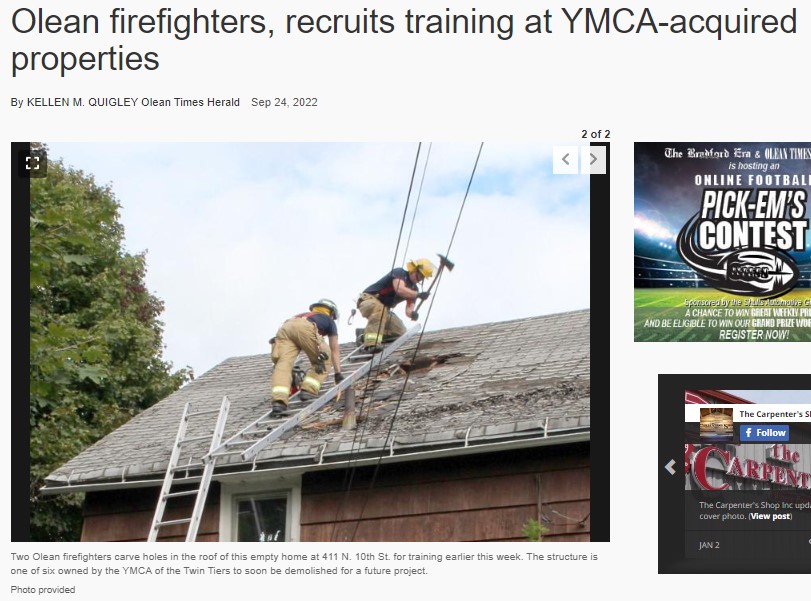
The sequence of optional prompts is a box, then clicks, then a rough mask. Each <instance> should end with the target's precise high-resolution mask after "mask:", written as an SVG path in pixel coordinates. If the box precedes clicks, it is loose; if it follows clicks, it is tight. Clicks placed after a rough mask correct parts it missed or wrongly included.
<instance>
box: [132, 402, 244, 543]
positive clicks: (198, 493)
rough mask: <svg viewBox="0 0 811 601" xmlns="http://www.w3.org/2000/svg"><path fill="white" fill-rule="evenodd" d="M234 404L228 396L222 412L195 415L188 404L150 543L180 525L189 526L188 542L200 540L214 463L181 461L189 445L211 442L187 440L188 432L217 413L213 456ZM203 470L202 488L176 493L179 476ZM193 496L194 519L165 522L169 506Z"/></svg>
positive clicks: (221, 408)
mask: <svg viewBox="0 0 811 601" xmlns="http://www.w3.org/2000/svg"><path fill="white" fill-rule="evenodd" d="M230 404H231V403H230V401H229V400H228V397H227V396H224V397H223V398H222V403H221V404H220V408H219V409H210V410H208V409H207V410H201V411H195V410H194V409H193V407H192V404H191V402H189V403H186V406H185V407H184V408H183V415H182V416H181V418H180V426H178V429H177V436H176V437H175V443H174V446H173V447H172V454H171V456H170V457H169V465H168V466H167V468H166V476H164V478H163V486H162V487H161V491H160V495H159V496H158V505H157V507H156V508H155V515H154V516H153V518H152V526H151V527H150V528H149V536H148V537H147V541H148V542H155V541H156V540H157V539H158V532H159V530H160V529H161V528H162V527H164V526H172V525H176V524H188V529H187V531H186V542H193V541H195V540H196V539H197V530H198V529H199V527H200V519H201V518H202V516H203V508H204V507H205V502H206V497H207V496H208V488H209V485H210V484H211V475H212V474H213V472H214V462H213V461H206V460H205V459H204V460H203V463H202V464H201V463H196V464H192V463H187V464H182V463H181V457H183V456H184V447H185V445H187V444H188V443H191V442H195V441H199V440H209V436H208V435H206V436H188V437H187V436H186V431H187V430H188V427H189V422H190V421H193V420H195V418H199V417H200V416H206V415H211V414H213V413H217V423H216V424H215V426H214V430H213V431H212V432H210V440H211V445H210V447H209V454H210V453H211V451H212V450H213V449H215V448H216V447H218V446H219V445H220V442H221V441H222V435H223V431H224V430H225V421H226V419H227V418H228V409H229V407H230ZM186 456H187V457H188V459H189V462H191V460H192V458H191V456H190V455H186ZM200 467H202V468H203V475H202V479H201V480H200V485H199V486H198V487H197V488H194V489H188V490H180V491H174V492H173V491H172V485H173V484H174V481H175V476H176V474H178V473H180V472H183V471H184V470H185V471H187V472H188V470H190V469H195V468H200ZM192 495H195V501H194V509H193V510H192V514H191V517H188V518H181V519H173V520H164V519H163V514H164V511H165V510H166V505H167V504H168V502H169V499H173V498H176V497H183V496H192Z"/></svg>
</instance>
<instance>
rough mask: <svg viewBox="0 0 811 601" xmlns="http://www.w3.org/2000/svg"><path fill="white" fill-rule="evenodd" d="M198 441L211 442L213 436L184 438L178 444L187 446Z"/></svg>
mask: <svg viewBox="0 0 811 601" xmlns="http://www.w3.org/2000/svg"><path fill="white" fill-rule="evenodd" d="M198 440H211V434H209V435H208V436H193V437H192V438H184V439H183V440H181V441H179V442H178V443H177V444H186V443H187V442H197V441H198Z"/></svg>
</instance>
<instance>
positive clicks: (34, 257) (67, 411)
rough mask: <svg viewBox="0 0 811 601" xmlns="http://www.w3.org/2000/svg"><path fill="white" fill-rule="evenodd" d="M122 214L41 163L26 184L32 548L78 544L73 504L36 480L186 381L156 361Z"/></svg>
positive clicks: (66, 172) (140, 271)
mask: <svg viewBox="0 0 811 601" xmlns="http://www.w3.org/2000/svg"><path fill="white" fill-rule="evenodd" d="M119 208H120V205H119V203H118V201H117V200H116V198H115V196H114V195H113V192H112V191H111V189H110V188H109V187H108V186H99V185H97V184H96V183H95V182H94V180H93V177H92V176H91V175H86V174H84V173H83V172H81V171H77V170H74V169H71V168H67V167H65V166H64V165H63V164H62V163H61V162H58V161H51V162H49V165H48V176H47V177H45V178H42V179H32V180H31V206H30V232H29V233H30V263H29V265H30V282H29V288H30V399H29V403H30V405H29V406H30V427H31V437H30V443H31V458H30V466H31V489H30V498H31V539H32V540H36V541H58V540H78V537H79V533H80V527H81V503H82V496H81V495H60V496H40V495H39V493H38V491H39V490H40V488H41V486H42V484H43V480H44V478H45V477H46V476H47V475H48V474H49V473H50V472H52V471H53V470H54V469H56V468H58V467H59V466H60V465H62V464H63V463H65V462H66V461H67V460H69V459H70V458H72V457H74V456H75V455H76V454H78V453H79V452H80V451H81V450H82V449H85V448H86V447H87V446H89V445H90V444H92V443H94V442H96V441H97V440H99V439H100V438H101V437H103V436H104V435H105V434H107V433H108V432H110V431H112V430H113V429H115V428H117V427H118V426H120V425H121V424H123V423H124V422H126V421H127V420H129V419H130V418H131V417H132V416H134V415H135V414H137V413H139V412H140V411H142V410H143V409H145V408H147V407H149V406H151V405H153V404H154V403H156V402H157V401H159V400H160V399H161V398H163V397H165V396H166V395H168V394H169V393H171V392H173V391H174V390H177V389H178V388H179V387H180V386H181V385H182V384H183V383H184V382H185V381H187V380H188V379H189V378H190V377H191V372H190V371H189V370H188V369H181V370H178V371H174V372H173V371H172V365H171V364H170V363H168V362H165V361H164V360H163V359H162V350H163V342H162V336H163V323H162V322H161V321H160V320H159V319H158V316H159V315H160V314H161V312H162V311H163V303H162V301H161V300H160V299H158V298H157V297H155V296H153V295H152V294H150V293H149V291H148V290H147V288H146V286H145V285H144V274H145V269H146V264H145V257H144V254H136V255H131V254H128V253H127V252H125V251H124V249H123V248H122V241H123V237H124V229H123V227H122V225H121V223H120V222H119V213H118V211H119Z"/></svg>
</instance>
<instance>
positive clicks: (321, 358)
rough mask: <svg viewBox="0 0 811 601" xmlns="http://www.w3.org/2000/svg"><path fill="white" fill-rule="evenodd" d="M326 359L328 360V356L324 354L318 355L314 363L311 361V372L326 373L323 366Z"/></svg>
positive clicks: (325, 368) (325, 367)
mask: <svg viewBox="0 0 811 601" xmlns="http://www.w3.org/2000/svg"><path fill="white" fill-rule="evenodd" d="M328 358H329V355H327V354H326V353H318V355H317V356H316V358H315V361H313V371H315V373H317V374H323V373H326V372H327V366H326V364H325V361H326V360H327V359H328Z"/></svg>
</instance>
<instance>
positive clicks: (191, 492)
mask: <svg viewBox="0 0 811 601" xmlns="http://www.w3.org/2000/svg"><path fill="white" fill-rule="evenodd" d="M196 494H197V489H196V488H193V489H192V490H182V491H180V492H170V493H167V494H165V495H163V498H164V499H174V498H175V497H187V496H189V495H196Z"/></svg>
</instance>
